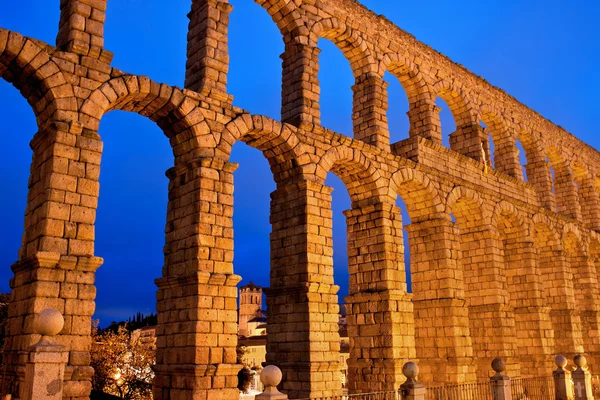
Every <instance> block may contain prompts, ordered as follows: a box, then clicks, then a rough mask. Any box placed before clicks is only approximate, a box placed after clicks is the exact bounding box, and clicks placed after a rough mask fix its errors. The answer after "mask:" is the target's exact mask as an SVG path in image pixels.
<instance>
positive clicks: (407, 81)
mask: <svg viewBox="0 0 600 400" xmlns="http://www.w3.org/2000/svg"><path fill="white" fill-rule="evenodd" d="M386 71H389V72H390V73H391V74H392V75H394V76H395V77H396V78H397V79H398V81H399V82H400V85H401V86H402V88H403V89H404V92H405V94H406V97H407V98H408V104H409V109H408V110H407V115H408V119H409V123H410V128H409V129H410V132H409V135H410V136H411V137H412V136H417V135H421V136H424V137H428V138H431V137H437V136H439V135H441V126H440V121H439V115H438V113H437V112H436V107H435V104H434V102H433V101H432V100H431V97H432V95H431V89H430V88H429V86H428V84H427V81H426V80H425V78H424V77H423V75H422V73H421V71H420V70H419V68H418V66H417V65H416V64H414V63H413V62H412V61H411V60H409V59H407V58H405V57H403V56H402V55H400V54H398V53H387V54H386V55H385V56H384V57H383V60H382V62H381V64H380V71H379V74H380V75H381V76H383V75H384V74H385V72H386ZM432 131H433V132H436V133H434V134H433V135H432V133H431V132H432Z"/></svg>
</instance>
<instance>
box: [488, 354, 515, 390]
mask: <svg viewBox="0 0 600 400" xmlns="http://www.w3.org/2000/svg"><path fill="white" fill-rule="evenodd" d="M492 369H493V370H494V371H496V374H495V375H494V376H492V377H491V378H490V382H491V383H492V397H493V399H494V400H511V399H512V395H511V392H510V390H511V384H510V378H509V377H508V376H506V375H504V374H502V372H504V371H505V370H506V363H505V362H504V360H502V359H501V358H494V360H493V361H492Z"/></svg>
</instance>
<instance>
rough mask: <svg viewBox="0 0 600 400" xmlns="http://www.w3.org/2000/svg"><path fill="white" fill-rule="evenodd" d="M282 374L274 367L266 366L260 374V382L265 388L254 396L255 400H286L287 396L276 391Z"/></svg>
mask: <svg viewBox="0 0 600 400" xmlns="http://www.w3.org/2000/svg"><path fill="white" fill-rule="evenodd" d="M282 377H283V374H282V373H281V370H280V369H279V368H277V367H276V366H275V365H269V366H266V367H265V368H264V369H263V370H262V372H261V373H260V381H261V382H262V384H263V385H264V387H265V390H264V391H263V392H262V393H261V394H259V395H256V397H255V399H256V400H287V399H288V396H287V394H283V393H281V392H280V391H279V390H277V385H279V384H280V383H281V378H282Z"/></svg>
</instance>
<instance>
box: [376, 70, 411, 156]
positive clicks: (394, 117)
mask: <svg viewBox="0 0 600 400" xmlns="http://www.w3.org/2000/svg"><path fill="white" fill-rule="evenodd" d="M394 71H396V70H394ZM396 73H398V74H399V75H396V74H395V73H393V72H390V71H386V73H385V75H384V77H383V79H384V81H385V82H387V83H388V87H387V90H388V111H387V118H388V129H389V132H390V144H394V143H398V142H400V141H402V140H404V139H407V138H408V132H409V131H410V121H409V116H408V113H409V111H410V107H409V99H408V96H407V93H406V91H405V90H404V87H403V86H402V83H401V78H400V77H402V79H404V80H406V79H407V78H409V77H407V76H406V75H405V74H401V70H400V71H398V72H396ZM397 76H398V78H397ZM405 77H406V78H405Z"/></svg>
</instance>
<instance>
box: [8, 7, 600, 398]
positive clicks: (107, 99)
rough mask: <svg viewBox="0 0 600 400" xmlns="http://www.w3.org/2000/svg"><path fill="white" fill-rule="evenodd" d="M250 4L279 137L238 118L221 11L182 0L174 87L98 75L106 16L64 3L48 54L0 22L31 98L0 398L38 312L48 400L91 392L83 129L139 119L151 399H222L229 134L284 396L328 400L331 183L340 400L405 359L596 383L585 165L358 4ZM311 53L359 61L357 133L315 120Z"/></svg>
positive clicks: (228, 389) (387, 377) (593, 207)
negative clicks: (336, 223)
mask: <svg viewBox="0 0 600 400" xmlns="http://www.w3.org/2000/svg"><path fill="white" fill-rule="evenodd" d="M257 2H258V3H259V4H261V5H262V7H263V8H264V9H265V10H266V11H267V12H268V13H269V14H270V15H271V16H272V18H273V21H274V22H275V23H276V24H277V26H278V27H279V29H280V31H281V34H282V37H283V38H284V41H285V44H286V50H285V53H284V54H283V56H282V58H283V82H284V85H283V88H284V89H283V96H282V98H283V101H282V120H283V123H281V122H277V121H273V120H271V119H269V118H266V117H262V116H257V115H250V114H249V113H247V112H245V111H244V110H242V109H240V108H237V107H235V106H233V105H232V97H231V96H230V95H229V94H228V93H227V90H226V79H227V71H228V59H229V56H228V51H227V26H228V21H229V19H228V15H229V12H231V6H230V5H229V4H227V1H223V0H195V1H193V2H192V11H191V13H190V14H189V17H190V30H189V37H188V43H189V44H188V63H187V74H186V89H183V90H181V89H178V88H175V87H170V86H168V85H165V84H159V83H156V82H154V81H152V80H150V79H149V78H147V77H142V76H136V75H132V74H126V73H123V72H121V71H119V70H118V69H116V68H113V67H111V60H112V54H111V53H110V52H108V51H107V50H105V49H104V48H103V25H104V18H105V9H106V1H105V0H63V1H61V13H62V17H61V22H60V27H59V32H58V36H57V43H56V47H53V46H49V45H46V44H44V43H41V42H40V41H38V40H34V39H28V38H24V37H22V36H21V35H19V34H18V33H16V32H10V31H7V30H4V29H0V75H1V76H2V77H3V78H4V79H6V80H8V81H10V82H12V83H13V84H14V86H15V87H16V88H17V89H19V90H20V91H21V93H22V94H23V96H24V97H26V98H27V100H28V101H29V103H30V104H31V106H32V108H33V110H34V112H35V115H36V117H37V123H38V127H39V131H38V133H37V134H36V135H35V137H34V138H33V140H32V142H31V147H32V149H33V152H34V155H33V161H32V166H31V178H30V183H29V196H28V205H27V210H26V216H25V228H26V231H25V234H24V237H23V245H22V248H21V250H20V253H19V260H18V261H17V262H16V263H15V264H14V265H13V266H12V269H13V271H14V278H13V279H12V280H11V287H12V289H13V290H12V293H11V304H10V307H9V314H10V322H9V332H8V339H7V342H6V349H5V350H6V352H7V355H6V362H7V365H8V371H9V373H10V374H12V376H14V378H15V380H16V383H17V384H16V385H15V388H14V393H15V394H16V395H18V392H19V383H20V382H21V381H22V379H23V373H24V365H25V362H26V358H27V349H28V347H29V346H30V345H31V344H33V343H34V342H36V341H37V339H38V338H37V337H36V335H35V334H33V328H32V327H33V323H32V322H33V320H34V318H35V315H36V313H37V312H39V311H41V310H42V309H45V308H48V307H53V308H56V309H58V310H59V311H61V312H62V313H63V314H64V315H65V318H66V325H65V328H64V330H63V332H62V334H61V336H60V342H61V343H62V344H64V345H65V346H67V348H68V349H69V351H70V353H69V354H70V357H69V365H68V368H67V372H66V375H65V390H64V393H65V398H66V399H72V400H74V399H86V398H88V396H89V393H90V378H91V376H92V374H93V370H92V368H91V367H90V366H89V363H90V358H89V349H90V325H91V317H92V314H93V313H94V308H95V305H94V299H95V294H96V289H95V287H94V273H95V271H96V269H97V268H98V267H99V266H100V265H101V264H102V259H101V258H99V257H97V256H96V255H95V253H94V223H95V217H96V208H97V203H98V195H99V185H98V177H99V172H100V160H101V156H102V141H101V138H100V137H99V136H98V126H99V123H100V120H101V119H102V117H103V115H104V114H106V113H107V112H109V111H111V110H126V111H131V112H135V113H138V114H140V115H143V116H145V117H148V118H150V119H151V120H152V121H154V122H156V123H157V124H158V126H159V127H161V128H162V130H163V131H164V133H165V136H166V137H167V138H168V140H169V142H170V144H171V146H172V149H173V157H174V163H173V165H174V167H173V168H172V169H170V170H169V171H168V172H167V175H168V177H169V179H170V185H169V205H168V217H167V225H166V246H165V261H164V268H163V276H162V277H161V278H159V279H157V280H156V284H157V286H158V293H157V301H158V303H157V309H158V319H159V326H158V329H157V334H158V342H157V345H158V354H157V361H158V364H157V366H156V375H157V376H156V380H155V398H156V399H159V400H161V399H234V398H237V397H236V396H237V389H236V388H235V387H236V383H237V378H236V375H237V372H238V370H239V369H240V365H236V351H235V347H236V342H237V323H236V315H237V313H236V296H237V289H236V285H237V283H238V282H239V280H240V277H238V276H236V275H235V274H234V270H233V264H232V260H233V230H232V226H233V224H232V213H233V190H234V182H233V172H234V170H235V168H236V165H235V164H232V163H230V162H229V155H230V151H231V148H232V146H233V144H234V143H236V142H237V141H243V142H245V143H247V144H248V145H250V146H252V147H255V148H257V149H259V150H260V151H262V153H263V154H264V156H265V158H266V159H267V160H268V161H269V163H270V166H271V170H272V173H273V179H274V180H275V182H276V183H277V189H276V190H275V192H273V194H272V201H271V222H272V234H271V285H270V286H271V287H270V289H269V291H268V309H269V315H268V325H269V336H268V348H267V350H268V355H267V357H268V363H273V364H276V365H278V366H279V367H280V368H281V369H282V370H283V372H284V383H283V388H282V389H283V390H284V391H286V392H287V393H288V394H289V395H290V398H299V397H308V396H326V395H335V394H340V393H341V384H340V382H339V374H338V373H337V372H338V370H339V365H338V363H339V359H338V352H339V345H340V342H339V335H338V327H337V313H338V301H339V299H338V296H337V292H338V287H337V286H335V284H334V282H333V268H332V267H333V265H332V264H333V261H332V234H331V195H330V194H331V189H330V188H328V187H327V186H326V185H325V177H326V175H327V173H328V172H330V171H331V172H333V173H335V174H336V175H338V176H340V177H341V178H342V180H343V181H344V183H345V185H346V187H347V189H348V191H349V193H350V196H351V199H352V208H351V209H350V210H348V211H347V212H346V213H345V215H346V217H347V223H348V247H349V269H350V275H351V278H350V294H349V296H348V297H347V299H346V301H347V303H348V325H349V335H350V338H351V355H350V359H349V375H350V377H349V381H350V390H351V391H352V392H364V391H378V390H387V389H397V387H398V385H399V384H400V382H401V379H402V378H401V366H402V364H403V362H405V361H406V360H408V359H417V360H418V361H419V364H420V367H421V371H422V380H424V381H426V382H465V381H475V380H476V379H478V378H483V377H485V376H487V371H488V365H489V364H488V363H489V360H490V359H491V358H493V357H503V358H505V359H506V360H507V363H508V365H509V366H510V368H512V371H511V374H512V375H513V376H517V375H538V374H546V373H548V371H549V369H550V368H551V359H552V356H553V355H554V354H556V353H561V354H564V355H567V356H572V355H573V354H575V353H581V352H585V353H586V354H587V355H588V359H590V364H591V366H592V368H600V347H599V346H600V339H599V336H600V309H599V307H600V306H599V304H600V302H599V290H598V275H599V274H600V271H599V268H600V236H599V234H598V233H597V231H598V230H599V229H600V202H599V195H598V182H599V179H598V176H599V175H598V174H599V173H600V157H599V154H598V153H597V152H596V151H595V150H594V149H592V148H590V147H588V146H586V145H584V144H583V143H582V142H580V141H578V140H577V139H575V138H574V137H573V136H572V135H570V134H569V133H567V132H566V131H564V130H562V129H561V128H559V127H556V126H554V125H553V124H552V123H550V122H549V121H547V120H544V119H543V118H542V117H540V116H539V115H538V114H536V113H535V112H533V111H531V110H529V109H527V108H526V107H525V106H523V105H521V104H519V103H517V102H516V101H515V100H514V99H513V98H511V97H509V96H508V95H506V94H505V93H504V92H502V91H501V90H499V89H497V88H494V87H492V86H491V85H489V84H488V83H487V82H485V81H483V80H482V79H481V78H477V77H475V76H474V75H472V74H471V73H469V72H468V71H466V70H465V69H464V68H462V67H459V66H457V65H455V64H453V63H452V62H451V61H449V60H448V59H447V58H445V57H443V56H442V55H440V54H438V53H436V52H435V51H433V50H432V49H430V48H428V47H426V46H425V45H423V44H421V43H419V42H417V41H416V40H415V39H414V38H413V37H411V36H410V35H408V34H406V33H405V32H403V31H401V30H399V29H398V28H396V27H394V26H393V25H391V24H390V23H389V22H388V21H386V20H385V19H383V18H381V17H377V16H375V15H374V14H373V13H371V12H369V11H368V10H366V9H364V8H363V7H362V6H360V4H358V3H355V2H353V1H351V0H322V1H315V0H304V1H298V0H295V1H276V0H257ZM319 38H325V39H328V40H331V41H333V42H334V43H336V44H337V45H338V47H340V48H341V49H342V51H343V52H344V54H345V55H346V56H347V58H348V60H349V62H350V64H351V66H352V68H353V71H354V74H355V77H356V85H355V86H354V87H353V89H354V94H355V95H354V100H355V106H354V128H355V132H354V138H349V137H346V136H342V135H339V134H336V133H333V132H330V131H328V130H326V129H324V128H323V127H321V126H320V120H319V104H318V103H319V102H318V100H319V82H318V79H317V74H318V67H319V65H318V48H317V46H316V44H317V41H318V39H319ZM385 71H390V72H392V73H393V74H394V75H396V76H397V77H398V78H399V80H400V81H401V83H402V85H403V86H404V88H405V90H406V92H407V95H408V97H409V103H410V110H408V115H409V118H410V121H411V129H410V132H409V138H408V139H406V140H404V141H402V142H398V143H393V144H390V142H389V133H388V127H387V117H386V111H387V108H388V104H387V93H386V86H385V84H384V82H383V80H382V76H383V74H384V72H385ZM438 96H439V97H442V98H444V99H445V100H446V102H447V103H448V104H449V106H450V108H451V110H452V112H453V114H454V117H455V120H456V125H457V130H456V132H455V133H453V134H452V135H451V139H450V141H451V149H447V148H445V147H443V146H442V145H441V143H442V140H441V130H440V122H439V115H438V114H439V109H438V108H437V107H436V106H435V99H436V97H438ZM481 121H484V122H485V123H486V125H487V126H488V128H487V129H484V128H482V127H481V125H480V122H481ZM488 133H490V134H491V135H492V136H493V139H494V142H495V149H496V150H495V154H494V155H491V154H490V144H489V142H488ZM517 138H518V139H519V140H521V142H522V143H523V145H524V147H525V150H526V153H527V154H526V156H527V166H526V172H527V178H528V179H527V182H525V181H524V179H523V174H522V171H521V166H520V164H519V156H518V152H517V147H516V140H517ZM575 155H577V157H575ZM492 157H493V159H494V168H495V169H492V168H491V165H492V164H491V159H492ZM550 167H552V169H553V170H554V176H553V174H552V173H551V170H550ZM398 196H400V197H401V198H402V199H403V200H404V202H405V203H406V206H407V208H408V212H409V214H410V217H411V224H410V226H408V235H409V242H410V247H411V248H410V251H411V257H412V260H411V267H412V279H413V290H414V295H410V294H408V293H407V290H406V278H405V272H404V263H403V253H404V251H405V249H404V248H403V238H402V235H403V227H402V220H401V213H400V210H399V209H398V208H397V207H396V205H395V204H396V198H397V197H398Z"/></svg>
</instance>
